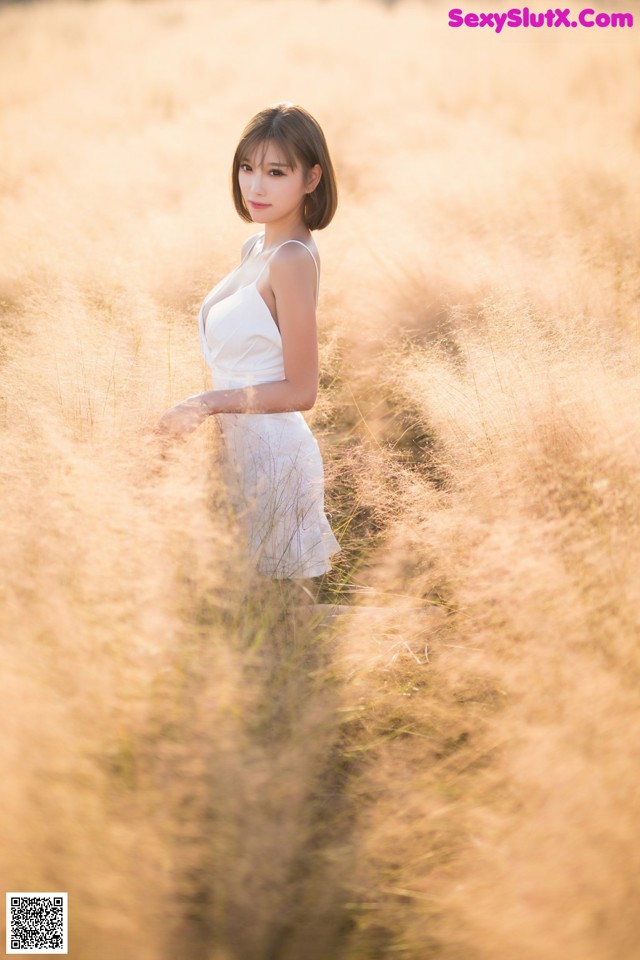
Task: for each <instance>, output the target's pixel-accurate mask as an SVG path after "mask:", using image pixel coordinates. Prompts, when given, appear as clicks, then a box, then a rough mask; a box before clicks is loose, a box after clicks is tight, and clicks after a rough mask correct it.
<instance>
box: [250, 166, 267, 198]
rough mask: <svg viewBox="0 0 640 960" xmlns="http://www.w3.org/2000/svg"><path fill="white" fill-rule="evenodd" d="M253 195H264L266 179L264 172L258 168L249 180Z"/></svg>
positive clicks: (253, 171)
mask: <svg viewBox="0 0 640 960" xmlns="http://www.w3.org/2000/svg"><path fill="white" fill-rule="evenodd" d="M249 184H250V187H251V193H252V194H263V193H264V179H263V175H262V171H261V170H258V169H257V168H256V167H254V169H253V170H252V172H251V177H250V180H249Z"/></svg>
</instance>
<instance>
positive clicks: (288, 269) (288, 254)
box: [271, 240, 320, 289]
mask: <svg viewBox="0 0 640 960" xmlns="http://www.w3.org/2000/svg"><path fill="white" fill-rule="evenodd" d="M305 247H306V250H305V249H304V248H305ZM309 254H311V256H309ZM314 260H315V264H317V267H318V273H317V274H316V266H315V264H314ZM271 266H272V267H273V268H275V270H274V273H275V274H276V275H277V276H279V277H282V278H283V279H284V278H293V277H304V278H306V277H309V278H312V279H313V283H314V289H315V282H316V278H317V276H318V275H319V273H320V257H319V255H318V250H317V247H316V245H315V243H313V241H312V242H311V243H303V242H302V241H301V240H299V241H295V242H294V241H285V243H283V244H282V245H281V246H280V249H279V250H276V252H275V253H274V255H273V257H272V259H271Z"/></svg>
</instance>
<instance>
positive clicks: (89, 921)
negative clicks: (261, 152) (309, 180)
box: [0, 0, 640, 960]
mask: <svg viewBox="0 0 640 960" xmlns="http://www.w3.org/2000/svg"><path fill="white" fill-rule="evenodd" d="M490 6H491V5H489V6H487V5H486V4H485V5H484V7H481V5H478V6H477V9H489V8H490ZM494 6H495V5H494ZM627 6H629V5H627ZM620 9H621V8H620ZM446 21H447V11H446V9H445V7H444V6H440V5H438V4H427V3H418V2H410V0H406V2H404V0H400V2H398V3H397V4H395V5H392V6H387V5H384V4H382V3H375V2H373V0H371V2H364V0H362V2H353V0H325V2H322V0H309V2H305V0H299V2H295V3H294V2H293V0H290V2H275V0H274V2H271V0H263V2H257V0H254V2H251V0H233V2H231V0H227V2H224V0H220V2H217V0H215V2H214V0H212V2H207V0H182V2H178V0H166V2H161V0H148V2H145V3H131V2H130V3H125V2H119V0H118V2H116V0H97V2H95V3H77V2H75V3H71V2H53V3H46V2H36V3H30V4H25V5H13V4H8V5H4V6H2V7H0V50H1V56H0V143H1V153H2V163H1V165H0V192H1V197H2V204H1V207H0V217H1V239H0V243H1V248H0V311H1V322H2V353H1V357H0V378H1V381H0V401H1V402H0V424H1V430H0V444H1V455H0V483H1V490H2V497H3V527H2V530H3V536H2V547H1V552H0V571H1V591H2V593H1V597H2V644H1V646H0V657H1V658H2V670H1V676H2V681H1V702H2V727H3V734H2V737H1V739H0V762H1V766H0V770H1V771H2V788H1V794H0V810H1V811H2V815H1V816H2V819H1V822H2V834H1V836H0V840H1V842H0V874H1V875H2V877H3V889H4V890H5V891H59V890H62V891H68V893H69V905H70V944H71V945H70V953H69V956H70V958H71V960H125V958H126V960H129V958H132V957H135V958H136V960H169V958H171V960H174V958H180V960H378V958H381V960H382V958H384V960H386V958H390V960H391V958H393V960H636V958H637V957H638V956H639V955H640V947H639V946H638V944H639V943H640V920H639V919H638V918H639V916H640V914H639V912H638V902H639V899H640V842H639V841H640V836H639V834H640V828H639V824H640V789H639V787H638V769H639V768H640V682H639V681H640V649H639V646H638V633H639V631H638V621H639V610H640V581H639V577H638V571H639V569H640V436H639V419H640V418H639V416H638V411H639V409H640V407H639V401H640V376H639V373H640V308H639V300H638V294H639V292H640V291H639V287H640V281H639V276H640V272H639V267H640V262H639V260H640V257H639V244H638V223H639V222H640V189H639V188H640V174H639V171H640V114H639V113H638V109H637V89H638V81H639V79H640V53H639V51H638V46H637V40H635V39H634V37H635V36H636V35H637V34H634V32H633V31H627V32H626V33H625V32H624V31H617V32H616V31H613V30H610V31H606V30H600V31H597V32H594V31H588V30H582V31H578V30H576V31H569V32H567V33H564V32H563V31H561V30H545V31H537V32H535V31H525V30H520V31H518V30H512V31H511V32H510V33H507V32H506V31H505V32H504V33H503V34H502V35H500V36H496V35H495V34H492V33H489V32H487V31H482V30H476V31H473V30H467V31H466V32H463V31H461V30H453V29H451V28H449V27H448V26H447V23H446ZM636 29H637V28H634V30H636ZM278 100H292V101H295V102H298V103H301V104H303V105H304V106H306V107H307V109H309V110H310V111H311V112H312V113H313V114H314V115H315V116H316V117H317V118H318V120H319V121H320V123H321V124H322V126H323V128H324V130H325V132H326V135H327V139H328V142H329V145H330V147H331V149H332V153H333V156H334V161H335V166H336V170H337V174H338V178H339V187H340V206H339V210H338V213H337V215H336V218H335V220H334V222H333V223H332V224H331V225H330V227H329V228H328V229H327V230H326V231H323V232H321V233H319V234H317V235H316V239H317V242H318V245H319V248H320V253H321V257H322V280H321V296H320V311H319V334H320V349H321V367H322V385H321V393H320V397H319V399H318V402H317V404H316V406H315V407H314V409H313V410H312V411H310V412H308V413H307V414H305V416H306V417H307V419H308V420H309V422H310V424H311V426H312V428H313V430H314V432H315V434H316V436H317V438H318V440H319V443H320V446H321V449H322V452H323V456H324V460H325V469H326V476H327V508H328V509H329V510H330V511H331V514H332V522H333V524H334V528H335V530H336V535H337V536H338V539H339V540H340V542H341V544H342V546H343V553H342V554H341V555H340V558H339V562H338V563H337V564H336V567H335V569H334V570H333V571H332V572H331V573H330V574H329V575H327V576H326V577H325V578H324V580H323V582H322V584H321V586H320V593H319V599H320V600H321V601H322V602H323V603H326V604H342V605H352V606H353V607H354V608H356V607H358V606H361V605H364V607H382V608H387V607H388V608H389V609H388V610H385V609H382V610H379V611H378V612H377V613H376V611H375V610H373V611H372V610H367V609H362V610H356V609H354V612H353V613H348V614H345V615H343V616H339V617H335V618H333V619H328V620H326V621H324V622H323V621H321V620H320V619H319V617H317V616H316V615H315V614H313V615H312V616H310V617H309V616H308V617H306V618H305V617H304V616H300V615H299V613H297V612H296V609H295V608H296V607H297V606H299V601H304V600H305V598H306V595H305V594H304V593H303V591H301V590H298V591H297V592H296V590H295V589H290V590H285V589H284V588H283V586H282V585H281V584H277V583H271V582H269V583H265V582H264V581H256V578H255V577H253V576H252V575H251V574H250V572H249V567H248V565H247V560H246V557H245V556H244V554H243V551H242V548H241V545H240V541H239V538H238V536H237V531H235V530H234V527H233V518H232V517H231V515H230V514H229V511H228V509H227V507H226V501H225V499H224V496H223V495H222V492H221V486H220V479H219V475H218V471H217V469H216V462H217V461H216V455H217V451H218V449H219V448H218V444H219V438H218V435H217V433H216V430H215V424H214V423H207V424H206V425H205V426H204V427H202V428H201V429H200V430H199V431H198V432H197V433H196V434H194V435H192V437H190V438H189V441H188V443H186V444H185V445H183V446H181V447H179V448H177V449H175V450H173V451H172V452H171V453H170V454H169V455H168V456H167V457H165V458H164V459H163V458H161V457H160V456H159V455H158V450H157V447H155V446H154V444H153V443H152V442H149V439H148V437H149V430H150V429H151V427H152V426H153V424H154V423H155V422H156V421H157V419H158V418H159V417H160V415H161V414H162V413H163V412H164V411H165V410H166V409H167V408H168V407H169V406H170V405H172V404H173V403H175V402H177V401H178V400H180V399H182V398H183V397H185V396H187V395H189V394H191V393H194V392H197V391H199V390H203V389H209V388H210V381H209V371H208V369H207V368H206V365H205V364H204V361H203V360H202V358H201V355H200V346H199V341H198V333H197V310H198V307H199V305H200V303H201V301H202V299H203V298H204V295H205V294H206V293H207V291H208V290H210V289H211V287H212V286H213V285H214V284H215V283H216V282H217V280H218V279H220V277H222V276H223V274H225V273H226V272H227V271H228V270H229V269H230V268H231V267H232V266H234V265H235V264H236V263H237V261H238V257H239V252H240V246H241V243H242V241H243V240H244V239H245V238H246V237H247V236H249V235H250V233H251V232H253V231H252V229H251V227H250V226H249V225H247V224H243V223H242V222H241V221H240V220H239V219H238V218H237V216H236V214H235V212H234V210H233V207H232V202H231V197H230V192H229V168H230V163H231V157H232V154H233V150H234V149H235V144H236V141H237V139H238V137H239V135H240V132H241V130H242V128H243V127H244V124H245V123H246V122H247V120H248V119H249V118H250V117H251V116H253V114H254V113H256V112H257V111H258V110H260V109H262V108H263V107H264V106H266V105H268V104H270V103H272V102H275V101H278Z"/></svg>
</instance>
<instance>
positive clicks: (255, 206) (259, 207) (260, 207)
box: [249, 200, 271, 210]
mask: <svg viewBox="0 0 640 960" xmlns="http://www.w3.org/2000/svg"><path fill="white" fill-rule="evenodd" d="M249 206H250V207H253V209H254V210H266V208H267V207H270V206H271V204H270V203H255V202H254V201H253V200H249Z"/></svg>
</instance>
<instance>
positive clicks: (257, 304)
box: [198, 233, 341, 579]
mask: <svg viewBox="0 0 640 960" xmlns="http://www.w3.org/2000/svg"><path fill="white" fill-rule="evenodd" d="M284 243H299V244H300V245H301V246H303V247H304V248H305V250H308V251H309V254H310V255H311V257H312V258H313V262H314V263H315V265H316V272H317V275H318V286H317V288H316V300H317V290H318V287H319V279H320V273H319V270H318V264H317V261H316V258H315V257H314V256H313V253H312V252H311V250H310V249H309V247H308V246H307V245H306V244H305V243H302V241H301V240H285V241H284ZM263 246H264V233H260V234H257V236H256V239H255V240H254V243H253V244H252V245H251V247H250V249H249V250H248V251H247V254H246V255H245V257H244V259H243V260H242V262H241V263H240V264H239V266H238V267H236V268H235V269H234V270H232V271H231V273H229V274H227V276H226V277H223V279H222V280H221V281H220V282H219V283H218V284H216V286H215V287H214V288H213V290H211V291H210V292H209V293H208V294H207V296H206V297H205V299H204V301H203V303H202V305H201V307H200V311H199V316H198V326H199V332H200V342H201V345H202V351H203V354H204V358H205V360H206V362H207V364H208V365H209V367H210V368H211V372H212V380H213V388H214V390H223V389H228V388H234V387H245V386H248V385H251V384H256V383H266V382H267V381H272V380H283V379H285V371H284V358H283V353H282V340H281V337H280V331H279V330H278V327H277V326H276V322H275V320H274V318H273V316H272V314H271V311H270V310H269V307H268V306H267V304H266V302H265V300H264V299H263V298H262V296H261V294H260V293H259V291H258V289H257V283H258V280H259V279H260V276H261V275H262V272H263V270H264V269H265V267H266V266H267V264H268V262H269V260H270V259H271V256H273V254H274V253H275V252H276V250H279V249H280V247H281V246H284V244H280V245H279V246H277V247H275V248H274V250H273V252H272V254H271V256H270V257H269V259H268V260H267V261H266V262H265V263H264V264H263V266H262V269H261V270H260V273H259V274H258V276H257V277H256V279H255V280H254V281H253V282H252V283H249V284H246V285H245V286H243V287H240V289H238V290H236V291H235V292H234V293H232V294H229V295H228V296H225V295H224V287H225V286H226V284H227V283H228V281H229V280H230V279H231V278H232V277H233V276H234V274H235V273H236V272H237V271H238V270H239V269H240V267H241V266H242V265H243V264H244V263H245V262H246V260H247V257H248V256H249V255H250V253H251V252H252V251H253V250H254V249H255V250H257V251H259V250H260V249H261V247H263ZM214 416H215V417H216V419H217V421H218V424H219V426H220V429H221V432H222V437H223V441H224V452H225V454H226V456H225V469H224V474H225V481H226V484H227V487H228V490H229V494H230V499H231V502H232V504H233V506H234V508H235V510H236V511H237V514H238V516H239V518H240V520H241V521H242V525H243V528H244V531H245V535H246V538H247V544H248V546H249V550H250V553H251V556H252V559H253V562H254V564H255V567H256V569H257V570H258V572H259V573H260V574H262V575H264V576H267V577H270V578H272V579H294V578H306V577H317V576H319V575H320V574H323V573H326V572H327V571H328V570H330V569H331V566H332V565H331V561H330V559H329V558H330V557H331V556H332V555H333V554H335V553H339V552H340V551H341V547H340V545H339V543H338V541H337V540H336V538H335V536H334V535H333V532H332V530H331V527H330V525H329V521H328V519H327V516H326V514H325V511H324V469H323V463H322V455H321V453H320V448H319V447H318V443H317V441H316V439H315V437H314V436H313V434H312V432H311V430H310V429H309V426H308V424H307V422H306V420H305V419H304V417H303V416H302V413H301V412H300V411H291V412H284V413H256V414H249V413H219V414H214Z"/></svg>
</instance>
